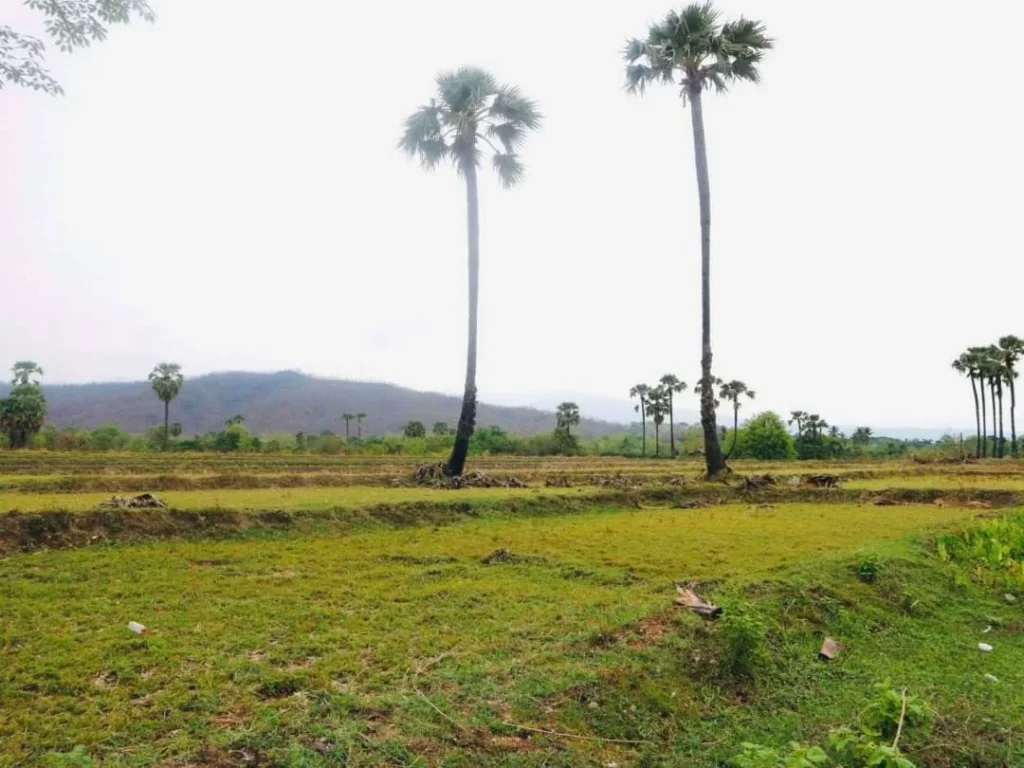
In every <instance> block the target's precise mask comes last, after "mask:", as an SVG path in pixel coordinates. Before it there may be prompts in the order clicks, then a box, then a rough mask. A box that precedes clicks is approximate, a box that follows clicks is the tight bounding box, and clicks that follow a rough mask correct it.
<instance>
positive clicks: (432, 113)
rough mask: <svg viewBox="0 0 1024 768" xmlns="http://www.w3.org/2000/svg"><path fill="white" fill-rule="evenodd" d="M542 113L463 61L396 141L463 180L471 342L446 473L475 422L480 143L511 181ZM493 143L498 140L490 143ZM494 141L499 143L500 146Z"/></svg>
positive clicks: (441, 78) (455, 468)
mask: <svg viewBox="0 0 1024 768" xmlns="http://www.w3.org/2000/svg"><path fill="white" fill-rule="evenodd" d="M540 122H541V115H540V113H539V112H538V111H537V106H536V104H535V103H534V102H532V101H530V100H529V99H527V98H526V97H524V96H523V95H522V94H521V93H520V92H519V89H518V88H516V87H515V86H505V85H501V86H499V85H498V83H497V81H496V80H495V79H494V77H493V76H491V75H490V74H489V73H487V72H485V71H484V70H482V69H476V68H473V67H463V68H462V69H459V70H457V71H455V72H443V73H441V74H440V75H438V77H437V94H436V96H435V98H433V99H431V100H430V103H429V104H426V105H424V106H422V107H420V108H419V109H418V110H416V111H415V112H414V113H413V114H412V115H411V116H410V117H409V118H408V119H407V120H406V121H405V133H404V135H403V136H402V138H401V140H400V141H399V146H400V147H401V148H402V149H403V150H404V151H405V152H407V153H408V154H409V155H410V156H416V157H419V159H420V163H421V164H422V165H423V167H424V168H428V169H431V168H435V167H437V165H438V164H440V163H441V162H442V161H444V160H449V161H451V162H452V163H453V164H454V166H455V168H456V170H457V171H458V173H459V174H460V175H461V176H463V178H465V180H466V211H467V218H468V230H469V340H468V345H467V350H466V387H465V392H464V393H463V396H462V412H461V413H460V415H459V425H458V429H457V431H456V437H455V445H454V446H453V447H452V454H451V457H450V458H449V459H448V463H447V464H445V473H446V474H447V475H449V476H456V475H461V474H462V470H463V467H464V466H465V464H466V454H467V453H468V452H469V439H470V438H471V437H472V436H473V428H474V426H475V424H476V335H477V333H476V332H477V306H478V302H479V275H480V218H479V201H478V199H477V166H478V165H479V164H480V152H481V147H480V143H481V142H482V143H484V144H486V145H487V146H488V147H490V149H491V150H493V152H494V156H493V157H492V159H491V163H492V165H493V167H494V170H495V171H496V172H497V174H498V179H499V181H500V182H501V184H502V186H504V187H506V188H509V187H513V186H515V185H516V184H517V183H518V182H520V181H521V180H522V178H523V173H524V167H523V164H522V162H521V161H520V159H519V155H518V149H519V148H520V146H522V143H523V141H524V140H525V138H526V135H527V133H528V132H529V131H532V130H535V129H536V128H538V127H540ZM495 143H497V146H496V145H495ZM499 147H500V148H499Z"/></svg>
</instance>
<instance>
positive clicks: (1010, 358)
mask: <svg viewBox="0 0 1024 768" xmlns="http://www.w3.org/2000/svg"><path fill="white" fill-rule="evenodd" d="M999 349H1000V350H1002V352H1003V365H1004V366H1005V367H1006V383H1007V384H1008V385H1009V387H1010V451H1011V452H1012V453H1013V457H1014V458H1017V456H1018V453H1017V415H1016V411H1017V388H1016V386H1015V384H1014V380H1015V379H1016V378H1017V363H1018V362H1019V361H1020V359H1021V357H1024V339H1019V338H1017V337H1016V336H1003V338H1001V339H1000V340H999Z"/></svg>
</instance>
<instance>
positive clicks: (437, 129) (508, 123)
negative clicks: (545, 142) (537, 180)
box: [398, 67, 542, 187]
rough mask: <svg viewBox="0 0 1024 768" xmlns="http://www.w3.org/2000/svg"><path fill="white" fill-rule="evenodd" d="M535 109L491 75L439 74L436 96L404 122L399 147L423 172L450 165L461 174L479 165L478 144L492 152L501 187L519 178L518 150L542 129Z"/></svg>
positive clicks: (465, 71) (472, 72)
mask: <svg viewBox="0 0 1024 768" xmlns="http://www.w3.org/2000/svg"><path fill="white" fill-rule="evenodd" d="M541 118H542V116H541V114H540V113H539V112H538V111H537V105H536V104H535V103H534V102H533V101H531V100H529V99H527V98H525V97H524V96H523V95H522V94H521V93H520V92H519V89H518V88H516V87H515V86H506V85H498V83H497V81H496V80H495V79H494V77H493V76H492V75H491V74H490V73H488V72H486V71H484V70H482V69H478V68H476V67H462V68H461V69H457V70H455V71H454V72H442V73H441V74H440V75H438V77H437V94H436V96H435V97H434V98H432V99H431V100H430V103H428V104H425V105H424V106H422V107H420V108H419V109H417V110H416V111H415V112H414V113H413V114H412V115H411V116H410V117H409V118H408V119H407V120H406V121H405V132H404V134H403V135H402V138H401V140H400V141H399V143H398V144H399V147H400V148H401V149H403V150H405V152H407V153H408V154H409V155H410V156H411V157H419V159H420V163H421V164H422V165H423V167H425V168H436V167H437V166H438V164H440V163H441V162H442V161H444V160H449V161H451V162H452V163H453V164H454V165H455V167H456V169H458V171H459V172H460V173H462V174H465V172H466V169H467V168H468V167H469V166H472V167H474V168H475V167H477V166H479V165H480V154H481V152H480V144H479V143H480V142H481V141H482V142H483V143H485V144H487V145H488V146H489V147H490V149H491V150H493V152H494V154H493V156H492V158H491V163H492V165H493V166H494V169H495V170H496V171H497V172H498V178H499V179H500V181H501V183H502V185H503V186H505V187H513V186H515V185H516V184H517V183H518V182H519V181H521V180H522V177H523V170H524V168H523V164H522V161H521V160H520V158H519V154H518V150H519V149H520V148H521V146H522V144H523V141H524V140H525V139H526V135H527V133H528V132H529V131H532V130H535V129H537V128H539V127H540V123H541Z"/></svg>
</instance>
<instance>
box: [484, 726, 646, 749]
mask: <svg viewBox="0 0 1024 768" xmlns="http://www.w3.org/2000/svg"><path fill="white" fill-rule="evenodd" d="M501 724H502V725H507V726H508V727H509V728H515V729H516V730H518V731H531V732H533V733H543V734H545V735H547V736H560V737H561V738H563V739H581V740H583V741H603V742H605V743H606V744H653V743H654V742H653V741H646V740H643V739H606V738H604V737H603V736H583V735H582V734H579V733H560V732H558V731H546V730H544V729H543V728H531V727H530V726H528V725H516V724H515V723H509V722H505V721H504V720H502V722H501Z"/></svg>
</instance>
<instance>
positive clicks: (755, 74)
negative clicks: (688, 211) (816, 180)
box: [625, 2, 772, 477]
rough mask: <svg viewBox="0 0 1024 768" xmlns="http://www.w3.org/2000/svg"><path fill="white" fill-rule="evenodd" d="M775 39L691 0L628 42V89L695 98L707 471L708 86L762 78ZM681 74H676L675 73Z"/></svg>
mask: <svg viewBox="0 0 1024 768" xmlns="http://www.w3.org/2000/svg"><path fill="white" fill-rule="evenodd" d="M771 47H772V40H771V38H769V37H768V36H767V35H766V34H765V27H764V24H762V23H761V22H758V21H751V20H749V19H745V18H743V17H740V18H739V19H737V20H736V21H730V22H726V23H725V24H721V23H720V22H719V14H718V12H717V11H716V10H715V8H714V7H713V6H712V4H711V3H710V2H706V3H704V4H699V3H693V4H690V5H687V6H686V7H684V8H683V9H682V10H681V11H679V12H676V11H670V12H669V13H668V14H667V15H666V16H665V18H664V20H663V21H661V22H659V23H657V24H654V25H652V26H651V27H650V28H649V29H648V30H647V37H646V38H645V39H643V40H639V39H633V40H630V41H629V42H628V43H627V44H626V50H625V56H626V61H627V62H628V65H627V67H626V90H627V91H629V92H630V93H640V94H643V92H644V91H645V90H646V88H647V86H648V85H651V84H654V83H667V84H670V85H677V84H678V85H681V86H682V88H681V89H680V95H681V96H682V99H683V103H684V104H686V103H689V104H690V119H691V122H692V126H693V154H694V160H695V163H696V170H697V194H698V198H699V201H700V234H701V297H702V302H701V310H702V311H701V328H702V334H701V381H702V382H703V384H704V387H703V390H702V394H701V401H700V421H701V426H702V427H703V430H704V461H705V464H706V468H707V473H708V476H709V477H713V476H714V475H717V474H718V473H719V472H722V471H723V470H725V469H726V464H725V457H724V456H723V455H722V448H721V445H719V442H718V430H717V427H716V425H715V406H714V393H713V392H712V386H713V385H712V378H713V377H712V375H711V183H710V179H709V175H708V156H707V144H706V140H705V137H704V107H703V103H702V101H701V99H702V95H703V93H704V91H705V90H706V89H709V88H714V89H715V90H716V91H717V92H719V93H721V92H723V91H725V90H726V89H727V88H728V86H729V84H730V83H732V82H734V81H736V80H746V81H748V82H752V83H756V82H758V81H759V79H760V73H759V71H758V64H759V63H760V61H761V58H762V57H763V56H764V52H765V51H766V50H768V49H770V48H771ZM677 76H678V81H677Z"/></svg>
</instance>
